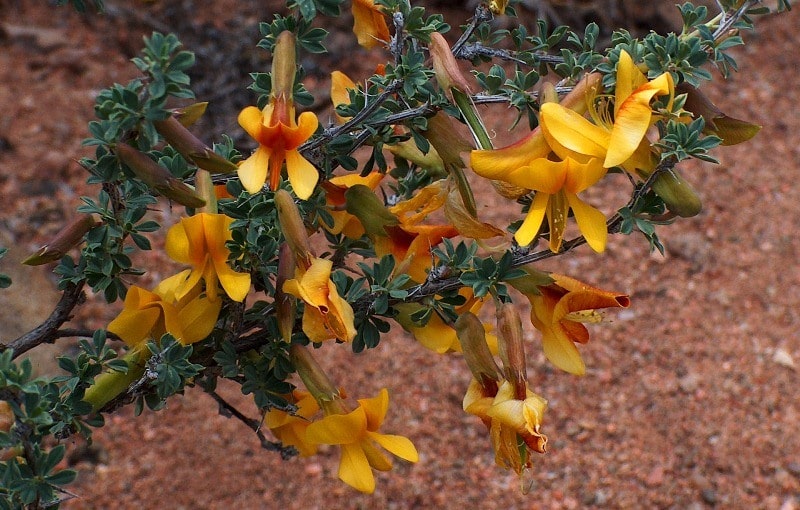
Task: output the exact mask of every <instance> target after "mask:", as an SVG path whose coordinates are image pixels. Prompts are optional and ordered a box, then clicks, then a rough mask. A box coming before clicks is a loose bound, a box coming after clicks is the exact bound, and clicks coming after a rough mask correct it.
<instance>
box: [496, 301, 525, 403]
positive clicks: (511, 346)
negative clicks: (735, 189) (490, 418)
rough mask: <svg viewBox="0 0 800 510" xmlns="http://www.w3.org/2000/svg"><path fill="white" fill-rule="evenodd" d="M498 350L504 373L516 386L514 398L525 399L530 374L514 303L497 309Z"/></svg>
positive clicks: (520, 322) (504, 304)
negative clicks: (527, 371)
mask: <svg viewBox="0 0 800 510" xmlns="http://www.w3.org/2000/svg"><path fill="white" fill-rule="evenodd" d="M497 329H498V331H499V332H500V335H499V337H498V344H497V347H498V351H499V354H500V359H501V360H502V361H503V374H505V378H506V380H507V381H508V382H510V383H511V384H512V386H513V387H514V398H516V399H518V400H525V397H526V396H527V395H526V391H527V388H528V374H527V373H526V366H525V345H524V341H523V335H522V320H521V319H520V318H519V313H518V312H517V308H516V307H515V306H514V304H513V303H503V304H502V305H500V307H499V308H498V309H497Z"/></svg>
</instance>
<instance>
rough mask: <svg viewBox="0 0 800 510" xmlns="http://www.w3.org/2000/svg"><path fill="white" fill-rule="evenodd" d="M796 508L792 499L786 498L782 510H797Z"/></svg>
mask: <svg viewBox="0 0 800 510" xmlns="http://www.w3.org/2000/svg"><path fill="white" fill-rule="evenodd" d="M796 508H797V505H796V504H795V500H794V498H792V497H789V498H786V499H785V500H783V504H781V510H795V509H796Z"/></svg>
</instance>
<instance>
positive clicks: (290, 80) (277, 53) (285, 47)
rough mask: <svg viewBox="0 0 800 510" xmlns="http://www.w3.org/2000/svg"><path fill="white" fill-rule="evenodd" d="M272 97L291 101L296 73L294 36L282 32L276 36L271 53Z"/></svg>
mask: <svg viewBox="0 0 800 510" xmlns="http://www.w3.org/2000/svg"><path fill="white" fill-rule="evenodd" d="M272 55H273V57H272V93H271V96H272V97H283V98H284V99H286V100H291V99H292V97H293V94H294V77H295V73H297V48H296V42H295V37H294V34H293V33H291V32H289V31H288V30H284V31H283V32H281V33H280V34H278V39H277V40H276V41H275V48H274V50H273V53H272Z"/></svg>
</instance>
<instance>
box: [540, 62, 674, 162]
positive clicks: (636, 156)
mask: <svg viewBox="0 0 800 510" xmlns="http://www.w3.org/2000/svg"><path fill="white" fill-rule="evenodd" d="M616 81H617V83H616V90H615V93H614V110H613V116H612V115H611V112H609V111H607V108H603V106H606V107H607V106H608V105H607V102H603V103H601V106H600V107H598V104H597V103H596V101H595V97H594V95H595V94H596V92H590V93H589V94H588V97H587V100H588V101H589V102H590V107H589V113H590V115H591V117H592V120H594V124H593V123H592V122H590V121H589V120H587V119H586V118H584V117H583V116H582V115H580V114H579V113H577V112H575V111H572V110H570V109H568V108H565V107H564V106H562V105H559V104H557V103H545V104H543V105H542V108H541V110H540V113H541V126H542V131H543V133H544V135H545V138H547V142H548V144H549V145H550V146H551V147H552V149H553V152H555V153H556V154H558V155H559V156H560V157H561V158H565V157H567V156H568V155H569V156H571V157H576V156H575V153H577V154H581V155H584V156H587V157H590V158H599V159H601V160H603V163H602V166H603V167H604V168H611V167H614V166H621V167H623V168H625V169H626V170H628V171H630V172H632V171H633V170H634V168H637V167H638V168H647V167H649V166H651V163H650V148H649V142H648V141H647V138H646V137H645V135H646V133H647V130H648V129H649V128H650V126H652V125H653V122H655V120H656V118H657V117H656V116H655V114H654V112H653V110H652V108H651V106H650V102H651V101H652V100H653V98H655V97H656V96H659V95H669V96H670V103H671V102H672V97H673V96H674V94H675V84H674V82H673V80H672V75H671V74H670V73H663V74H661V75H659V76H658V77H656V78H654V79H653V80H651V81H648V80H647V77H646V76H645V75H644V74H643V73H642V72H641V71H640V70H639V68H638V67H636V65H635V64H634V62H633V59H632V58H631V56H630V55H629V54H628V53H627V52H626V51H622V52H621V53H620V57H619V64H618V65H617V76H616ZM612 117H613V118H612ZM632 158H633V159H632Z"/></svg>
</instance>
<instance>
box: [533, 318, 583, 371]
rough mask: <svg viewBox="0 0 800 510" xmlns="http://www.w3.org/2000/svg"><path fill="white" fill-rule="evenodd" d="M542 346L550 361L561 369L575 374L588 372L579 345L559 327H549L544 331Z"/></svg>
mask: <svg viewBox="0 0 800 510" xmlns="http://www.w3.org/2000/svg"><path fill="white" fill-rule="evenodd" d="M542 348H543V349H544V355H545V357H546V358H547V359H548V360H549V361H550V363H552V364H553V365H555V366H556V367H558V368H560V369H561V370H564V371H565V372H569V373H570V374H575V375H584V374H585V373H586V365H585V364H584V362H583V359H581V355H580V353H579V352H578V349H577V347H575V344H574V343H572V341H571V340H570V339H569V338H567V336H566V335H565V334H564V333H563V332H561V331H559V330H558V328H548V329H547V330H546V331H543V332H542Z"/></svg>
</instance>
